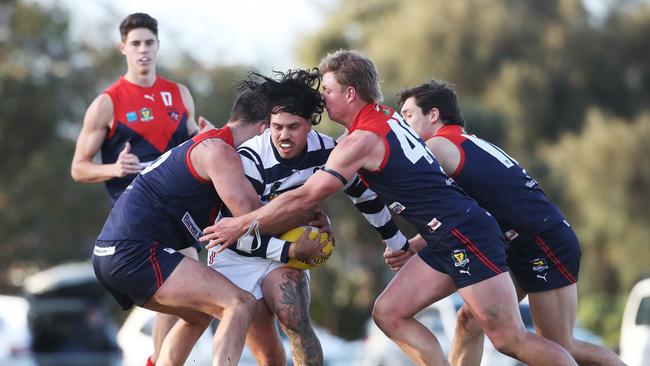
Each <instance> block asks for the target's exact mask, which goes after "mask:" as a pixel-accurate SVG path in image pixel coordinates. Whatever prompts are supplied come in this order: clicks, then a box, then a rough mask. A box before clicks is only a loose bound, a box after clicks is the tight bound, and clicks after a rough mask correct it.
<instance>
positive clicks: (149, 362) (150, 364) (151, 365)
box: [147, 356, 156, 366]
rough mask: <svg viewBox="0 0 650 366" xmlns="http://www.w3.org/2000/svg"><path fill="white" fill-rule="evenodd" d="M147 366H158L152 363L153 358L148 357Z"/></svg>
mask: <svg viewBox="0 0 650 366" xmlns="http://www.w3.org/2000/svg"><path fill="white" fill-rule="evenodd" d="M147 366H156V364H155V363H153V362H151V356H149V357H147Z"/></svg>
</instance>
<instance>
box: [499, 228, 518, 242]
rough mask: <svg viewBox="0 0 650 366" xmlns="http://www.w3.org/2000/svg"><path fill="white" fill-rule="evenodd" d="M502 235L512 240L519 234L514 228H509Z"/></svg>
mask: <svg viewBox="0 0 650 366" xmlns="http://www.w3.org/2000/svg"><path fill="white" fill-rule="evenodd" d="M503 235H504V236H505V237H506V240H507V241H513V240H515V239H517V237H518V236H519V233H518V232H516V231H515V230H514V229H510V230H508V231H506V232H505V233H504V234H503Z"/></svg>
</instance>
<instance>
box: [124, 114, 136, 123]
mask: <svg viewBox="0 0 650 366" xmlns="http://www.w3.org/2000/svg"><path fill="white" fill-rule="evenodd" d="M137 120H138V114H137V113H135V112H128V113H127V114H126V121H127V122H135V121H137Z"/></svg>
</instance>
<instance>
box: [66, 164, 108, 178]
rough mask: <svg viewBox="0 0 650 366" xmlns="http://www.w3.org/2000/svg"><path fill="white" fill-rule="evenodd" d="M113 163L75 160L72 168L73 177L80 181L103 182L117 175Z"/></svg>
mask: <svg viewBox="0 0 650 366" xmlns="http://www.w3.org/2000/svg"><path fill="white" fill-rule="evenodd" d="M114 170H115V169H114V167H113V164H95V163H93V162H87V161H83V162H74V163H73V164H72V168H71V169H70V175H72V179H74V180H75V181H76V182H79V183H101V182H105V181H107V180H109V179H112V178H114V177H115V174H114Z"/></svg>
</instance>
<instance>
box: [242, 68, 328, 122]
mask: <svg viewBox="0 0 650 366" xmlns="http://www.w3.org/2000/svg"><path fill="white" fill-rule="evenodd" d="M273 76H274V77H273V78H271V77H268V76H264V75H262V74H259V73H256V72H251V73H250V74H249V79H248V80H243V81H241V82H240V84H239V85H240V89H241V88H244V89H254V90H256V91H259V92H261V93H263V94H264V95H265V97H266V98H265V99H266V100H267V102H268V103H269V105H270V106H271V114H276V113H280V112H287V113H291V114H295V115H298V116H300V117H303V118H305V119H307V120H308V121H310V122H311V124H312V125H317V124H318V123H319V122H320V120H321V114H322V113H323V110H324V104H323V100H322V99H321V95H320V92H319V90H318V89H319V88H320V81H321V75H320V72H319V71H318V69H317V68H313V69H308V70H303V69H295V70H289V71H287V72H286V73H283V72H281V71H273ZM256 79H261V81H257V80H256Z"/></svg>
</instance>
